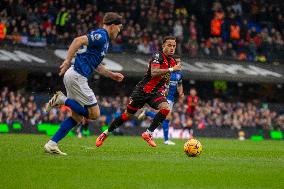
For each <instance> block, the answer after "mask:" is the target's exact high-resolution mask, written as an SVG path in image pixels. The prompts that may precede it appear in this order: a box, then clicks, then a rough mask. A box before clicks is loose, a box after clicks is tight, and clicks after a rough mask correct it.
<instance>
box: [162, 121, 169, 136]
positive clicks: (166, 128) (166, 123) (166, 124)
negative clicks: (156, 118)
mask: <svg viewBox="0 0 284 189" xmlns="http://www.w3.org/2000/svg"><path fill="white" fill-rule="evenodd" d="M169 124H170V121H169V120H167V119H166V120H165V121H164V122H163V131H164V139H165V141H167V140H169Z"/></svg>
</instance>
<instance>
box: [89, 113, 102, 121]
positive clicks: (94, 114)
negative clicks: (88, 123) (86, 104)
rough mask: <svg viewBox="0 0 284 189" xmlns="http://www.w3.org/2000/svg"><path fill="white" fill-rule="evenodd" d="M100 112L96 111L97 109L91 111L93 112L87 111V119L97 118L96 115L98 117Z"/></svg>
mask: <svg viewBox="0 0 284 189" xmlns="http://www.w3.org/2000/svg"><path fill="white" fill-rule="evenodd" d="M100 115H101V114H100V112H98V111H93V112H89V117H88V118H89V119H91V120H96V119H98V117H100Z"/></svg>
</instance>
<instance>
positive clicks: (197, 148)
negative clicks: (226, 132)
mask: <svg viewBox="0 0 284 189" xmlns="http://www.w3.org/2000/svg"><path fill="white" fill-rule="evenodd" d="M183 150H184V153H185V154H186V155H188V156H189V157H197V156H199V155H200V154H201V152H202V145H201V143H200V142H199V141H198V140H196V139H189V140H188V141H186V143H185V144H184V147H183Z"/></svg>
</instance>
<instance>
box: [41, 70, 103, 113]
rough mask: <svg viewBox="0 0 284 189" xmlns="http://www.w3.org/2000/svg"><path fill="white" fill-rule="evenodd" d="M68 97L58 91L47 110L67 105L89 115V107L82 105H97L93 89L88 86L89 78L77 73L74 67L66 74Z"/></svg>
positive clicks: (65, 82)
mask: <svg viewBox="0 0 284 189" xmlns="http://www.w3.org/2000/svg"><path fill="white" fill-rule="evenodd" d="M63 82H64V85H65V88H66V91H67V97H66V96H65V95H64V94H63V93H62V92H61V91H59V92H57V93H56V94H55V95H54V96H53V97H52V99H51V100H50V101H49V102H48V103H47V106H46V111H47V112H48V111H50V110H51V108H53V107H56V106H60V105H66V106H68V107H70V108H71V109H72V111H74V112H76V113H77V114H79V115H81V116H84V117H88V116H89V111H88V107H86V106H82V105H89V106H95V105H96V104H97V100H96V97H95V95H94V93H93V91H92V90H91V89H90V87H89V86H88V81H87V78H85V77H83V76H82V75H80V74H79V73H77V72H76V71H75V70H74V68H73V67H70V68H69V69H68V70H67V71H66V73H65V74H64V79H63Z"/></svg>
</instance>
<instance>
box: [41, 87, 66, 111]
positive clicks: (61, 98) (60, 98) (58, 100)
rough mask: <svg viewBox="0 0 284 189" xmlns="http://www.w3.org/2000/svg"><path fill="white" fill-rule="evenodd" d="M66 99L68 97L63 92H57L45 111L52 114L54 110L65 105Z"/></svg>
mask: <svg viewBox="0 0 284 189" xmlns="http://www.w3.org/2000/svg"><path fill="white" fill-rule="evenodd" d="M66 99H67V97H66V96H65V95H64V94H63V93H62V92H61V91H57V92H56V93H55V95H53V97H52V98H51V99H50V100H49V102H48V103H47V104H46V107H45V111H46V112H50V110H51V109H52V108H55V107H58V106H60V105H64V103H65V100H66Z"/></svg>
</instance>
